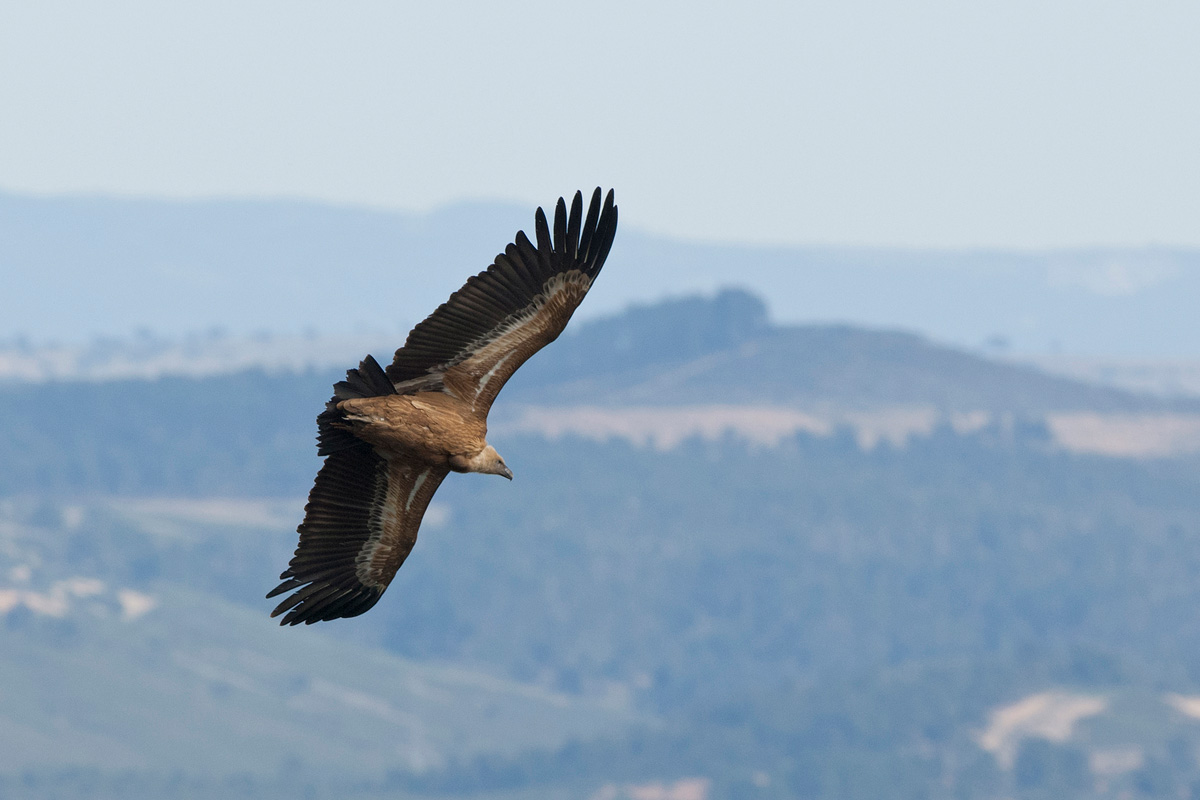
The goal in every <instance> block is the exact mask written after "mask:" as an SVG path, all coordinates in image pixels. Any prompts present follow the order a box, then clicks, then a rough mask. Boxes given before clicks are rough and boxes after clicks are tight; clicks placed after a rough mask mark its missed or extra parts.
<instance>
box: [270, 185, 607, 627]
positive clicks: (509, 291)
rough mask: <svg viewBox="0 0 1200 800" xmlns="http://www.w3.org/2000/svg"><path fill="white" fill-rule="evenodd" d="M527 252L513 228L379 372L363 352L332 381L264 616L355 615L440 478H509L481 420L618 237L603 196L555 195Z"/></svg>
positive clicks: (374, 594) (400, 555) (562, 320)
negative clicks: (311, 475) (292, 541)
mask: <svg viewBox="0 0 1200 800" xmlns="http://www.w3.org/2000/svg"><path fill="white" fill-rule="evenodd" d="M534 220H535V235H536V239H537V245H536V246H535V245H534V244H533V243H532V242H530V241H529V239H528V237H526V236H525V233H524V232H523V231H518V232H517V235H516V237H515V238H514V240H513V243H512V244H510V245H508V247H506V248H505V250H504V252H503V253H501V254H500V255H498V256H496V260H495V262H494V263H493V264H492V265H491V266H490V267H488V268H487V270H485V271H484V272H481V273H479V274H478V275H476V276H474V277H473V278H471V279H470V280H468V281H467V283H466V285H464V286H463V287H462V288H461V289H459V290H458V291H457V292H455V293H454V294H452V295H451V296H450V299H449V300H447V301H446V302H445V303H443V304H442V305H441V306H440V307H439V308H438V310H437V311H435V312H433V314H431V315H430V316H429V318H428V319H426V320H425V321H424V322H422V323H421V324H419V325H417V326H416V327H415V328H413V329H412V332H411V333H409V334H408V339H407V341H405V343H404V346H403V347H401V348H400V349H399V350H397V351H396V355H395V358H393V359H392V363H391V365H390V366H389V367H388V368H387V369H386V370H384V369H383V368H382V367H380V366H379V363H378V362H376V361H375V359H374V358H372V357H371V356H367V357H366V359H364V360H363V361H362V363H361V364H359V365H358V368H357V369H352V370H350V371H348V372H347V373H346V380H344V381H341V382H339V383H337V384H335V385H334V387H333V388H334V396H333V399H331V400H330V401H329V402H328V403H327V404H326V406H325V411H323V412H322V413H321V414H320V415H319V416H318V417H317V428H318V433H317V442H318V452H319V453H320V455H323V456H325V463H324V465H323V466H322V467H321V470H320V471H319V472H318V473H317V479H316V482H315V483H314V485H313V488H312V491H311V492H310V493H309V495H308V505H306V506H305V509H304V522H302V523H301V524H300V527H299V529H298V530H299V533H300V544H299V545H298V546H297V547H296V554H295V556H293V558H292V560H291V562H290V564H289V565H288V568H287V569H286V570H284V572H283V574H282V575H280V576H279V577H280V579H281V580H282V583H280V584H279V585H278V586H277V587H275V589H273V590H272V591H271V593H270V594H268V595H267V597H274V596H276V595H279V594H283V593H284V592H291V594H290V595H289V596H288V597H287V598H285V599H284V600H283V602H281V603H280V604H279V605H278V606H277V607H276V608H275V610H274V611H273V612H271V616H273V617H275V616H279V615H280V614H284V615H285V616H284V617H283V620H282V621H281V623H280V624H283V625H298V624H299V623H301V622H304V623H313V622H319V621H322V620H330V619H337V618H339V617H353V616H357V615H358V614H361V613H363V612H364V611H366V610H367V609H369V608H371V606H373V605H375V603H376V601H378V600H379V597H380V596H381V595H382V594H383V591H384V589H386V588H387V586H388V584H389V583H390V582H391V580H392V578H393V577H394V576H395V574H396V570H398V569H400V565H401V564H403V563H404V559H405V558H407V557H408V554H409V552H410V551H411V550H412V548H413V545H414V544H415V543H416V541H417V529H418V528H419V527H420V525H421V517H422V516H424V514H425V509H426V508H428V507H429V501H430V500H431V499H432V498H433V493H434V492H436V491H437V488H438V486H439V485H441V482H442V480H443V479H444V478H445V477H446V475H447V474H449V473H450V472H452V471H453V472H483V473H488V474H493V475H503V476H504V477H506V478H509V479H511V478H512V472H511V471H510V470H509V469H508V466H507V465H505V463H504V459H502V458H501V457H500V454H499V453H497V452H496V451H495V449H493V448H492V446H491V445H489V444H488V443H487V414H488V410H489V409H490V408H491V407H492V402H493V401H494V400H495V399H496V395H497V394H498V393H499V392H500V389H501V388H502V387H503V386H504V384H505V382H506V381H507V380H508V379H509V378H510V377H511V376H512V374H513V373H514V372H516V371H517V368H518V367H520V366H521V365H522V364H524V363H525V361H526V360H527V359H528V358H529V357H530V356H532V355H533V354H534V353H536V352H537V351H538V350H540V349H542V348H543V347H545V346H546V345H548V344H550V342H552V341H554V340H555V339H556V338H558V335H559V334H560V333H562V331H563V329H564V328H566V326H567V322H568V321H569V320H570V319H571V314H573V313H574V311H575V309H576V308H577V307H578V306H579V304H580V302H582V301H583V298H584V295H586V294H587V292H588V289H590V288H591V285H592V281H594V280H595V278H596V276H597V275H598V274H599V273H600V268H601V267H603V266H604V259H605V258H606V257H607V256H608V251H609V248H611V247H612V242H613V236H614V235H615V233H616V229H617V207H616V206H615V205H613V193H612V192H611V191H610V192H609V193H608V196H607V197H606V198H605V199H604V203H603V206H601V202H600V190H599V189H596V191H595V192H594V193H593V194H592V201H591V204H590V205H589V207H588V211H587V217H586V218H584V215H583V195H582V194H580V193H579V192H576V193H575V198H574V200H573V201H572V203H571V209H570V212H568V211H567V207H566V203H565V202H564V201H563V199H562V198H559V200H558V206H557V207H556V208H555V212H554V230H553V233H552V232H551V230H550V227H549V225H548V224H547V222H546V215H545V213H543V212H542V209H540V208H539V209H538V210H537V214H536V215H535V217H534Z"/></svg>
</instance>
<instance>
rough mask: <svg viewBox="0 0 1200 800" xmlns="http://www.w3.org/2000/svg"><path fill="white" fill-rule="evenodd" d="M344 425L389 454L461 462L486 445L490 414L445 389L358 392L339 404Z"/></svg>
mask: <svg viewBox="0 0 1200 800" xmlns="http://www.w3.org/2000/svg"><path fill="white" fill-rule="evenodd" d="M337 407H338V410H339V411H341V412H342V414H343V415H344V419H345V423H344V424H345V425H346V429H347V430H349V431H350V432H351V433H353V434H354V435H355V436H356V437H358V438H359V439H362V440H363V441H365V442H369V443H370V444H372V445H374V446H375V449H376V451H377V452H379V453H381V454H383V455H384V456H385V457H387V458H394V457H398V456H399V457H407V458H411V459H414V460H418V461H421V462H423V463H426V464H429V465H430V466H435V467H439V466H449V468H450V469H455V468H456V467H458V469H456V471H458V472H470V471H472V470H468V469H463V468H461V465H462V464H463V463H464V462H465V461H466V460H469V459H471V458H472V457H473V456H476V455H478V454H479V453H480V452H482V451H483V450H484V448H486V447H487V418H486V417H484V416H482V415H481V414H479V412H477V411H476V410H475V409H473V408H472V407H471V405H470V404H469V403H466V402H463V401H462V400H459V399H458V398H457V397H455V396H454V395H451V394H446V393H443V392H418V393H417V394H392V395H383V396H381V397H358V398H352V399H350V400H343V401H342V402H340V403H338V406H337Z"/></svg>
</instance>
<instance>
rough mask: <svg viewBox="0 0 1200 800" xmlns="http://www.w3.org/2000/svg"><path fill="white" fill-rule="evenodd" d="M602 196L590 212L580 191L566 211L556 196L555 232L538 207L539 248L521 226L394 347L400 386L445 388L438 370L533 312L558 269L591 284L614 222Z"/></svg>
mask: <svg viewBox="0 0 1200 800" xmlns="http://www.w3.org/2000/svg"><path fill="white" fill-rule="evenodd" d="M600 199H601V192H600V189H599V188H597V189H596V190H595V192H593V193H592V199H591V203H590V205H589V207H588V212H587V217H586V219H585V218H584V217H583V195H582V193H580V192H576V193H575V197H574V199H573V200H572V203H571V209H570V213H569V214H568V212H567V207H566V202H565V201H564V200H563V199H562V198H559V200H558V205H557V207H556V208H555V213H554V230H553V234H552V233H551V230H550V227H549V225H548V224H547V222H546V215H545V212H543V211H542V209H540V208H539V209H538V210H537V214H536V215H535V217H534V220H535V234H536V237H537V246H536V247H535V246H534V245H533V243H532V242H530V241H529V238H528V237H527V236H526V235H525V232H524V231H518V232H517V235H516V237H515V238H514V241H513V243H512V244H510V245H508V247H506V248H505V250H504V252H503V253H501V254H500V255H498V256H496V260H495V262H494V263H493V264H492V265H491V266H490V267H488V268H487V270H485V271H483V272H481V273H479V274H478V275H475V276H474V277H472V278H470V279H469V280H468V281H467V283H466V285H464V286H463V287H462V288H461V289H459V290H458V291H457V292H455V293H454V294H452V295H451V296H450V299H449V300H447V301H446V302H445V303H443V304H442V305H441V306H440V307H439V308H438V309H437V311H435V312H433V313H432V314H431V315H429V317H428V318H427V319H426V320H425V321H424V322H422V323H420V324H419V325H417V326H416V327H415V328H413V330H412V332H411V333H409V335H408V339H407V341H405V343H404V347H402V348H400V349H399V350H397V351H396V356H395V358H394V359H393V360H392V364H391V366H389V367H388V368H387V375H388V377H389V378H390V379H391V380H392V382H393V383H394V384H396V388H397V390H398V391H400V392H412V391H419V390H423V389H424V390H428V389H438V388H441V387H442V383H441V375H442V373H444V372H445V370H446V369H448V368H449V367H452V366H454V365H456V364H459V363H461V362H462V361H464V360H465V359H467V358H469V357H470V356H472V355H473V354H475V353H476V352H477V351H478V350H480V349H482V348H483V347H485V346H486V345H487V344H488V343H490V342H492V341H493V340H494V339H495V338H496V337H498V336H500V335H501V334H502V333H504V332H506V331H509V332H511V330H512V325H513V324H514V323H516V324H519V318H520V317H521V316H522V313H523V312H527V311H528V309H529V308H530V306H531V305H533V304H534V303H535V301H536V300H537V298H538V297H539V296H540V295H542V294H543V293H544V292H545V291H546V287H547V284H548V283H550V281H552V280H553V279H554V278H555V277H556V276H559V275H562V274H563V273H566V272H571V271H573V270H574V271H578V272H580V273H582V275H583V276H585V277H586V279H587V281H588V283H589V285H590V281H591V280H592V279H594V278H595V277H596V275H598V274H599V272H600V268H601V267H603V266H604V260H605V259H606V258H607V257H608V252H609V250H610V248H611V247H612V243H613V237H614V235H615V234H616V228H617V207H616V206H615V205H614V204H613V193H612V191H609V193H608V195H607V197H605V198H604V203H603V207H602V206H601V202H600ZM579 299H582V295H581V296H580V298H579ZM571 311H574V307H571V308H570V309H568V310H567V313H566V314H565V316H564V317H563V318H562V319H561V320H557V319H556V320H555V321H554V322H555V325H554V326H552V327H551V328H550V329H547V330H546V331H545V334H546V337H547V338H546V339H545V341H544V342H542V343H541V344H543V345H544V344H547V343H549V342H551V341H553V340H554V338H555V337H557V335H558V334H559V333H561V332H562V329H563V328H564V327H566V324H567V321H568V320H569V319H570V312H571ZM558 323H561V324H558ZM554 328H556V329H554ZM522 360H523V359H522ZM514 368H515V366H514Z"/></svg>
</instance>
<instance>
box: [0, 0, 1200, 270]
mask: <svg viewBox="0 0 1200 800" xmlns="http://www.w3.org/2000/svg"><path fill="white" fill-rule="evenodd" d="M1198 40H1200V4H1197V3H1195V2H1171V1H1170V0H1156V2H1153V3H1146V2H1139V3H1135V2H1104V1H1103V0H1101V1H1099V2H1097V1H1095V0H1091V1H1089V2H1045V0H1041V2H1025V1H1024V0H1018V1H1017V2H1012V1H1011V0H1010V1H1009V2H1004V3H999V2H980V3H963V2H934V1H932V0H914V1H913V2H906V3H895V2H864V1H863V0H851V1H850V2H838V3H820V4H817V3H803V2H800V3H797V2H787V3H784V2H748V3H741V4H738V6H737V8H736V10H735V9H734V7H733V6H732V5H731V4H730V5H726V4H717V3H711V2H690V3H642V2H617V3H606V4H591V5H584V4H563V3H552V2H526V3H509V4H497V3H482V2H479V3H475V2H442V3H421V4H416V3H396V2H374V1H371V0H362V1H359V2H346V3H328V2H326V3H318V2H304V0H288V2H274V1H269V2H248V3H247V2H226V1H224V0H210V1H209V2H205V3H161V2H137V1H134V0H109V1H108V2H105V3H92V2H41V3H6V4H4V5H3V6H2V7H0V108H2V109H4V111H3V113H2V114H0V189H6V190H9V191H18V192H32V193H108V194H121V195H139V196H172V197H195V196H239V197H247V196H248V197H264V196H271V197H274V196H284V197H304V198H311V199H318V200H326V201H333V202H336V203H346V204H354V205H365V206H372V207H380V208H392V209H403V210H416V211H421V210H428V209H431V208H434V207H438V206H441V205H444V204H447V203H451V202H454V201H457V200H462V199H479V198H494V199H500V200H512V201H517V202H520V203H523V204H529V205H531V206H532V205H536V204H544V203H546V202H548V201H549V200H550V199H553V198H555V197H557V196H558V195H559V194H562V193H564V192H568V191H571V190H572V189H574V188H575V187H577V186H593V185H596V184H603V185H606V186H608V185H612V186H616V187H617V188H618V190H619V194H620V197H621V206H622V218H623V220H624V221H625V222H626V224H632V225H634V226H636V227H640V228H642V229H644V230H647V231H651V232H655V233H660V234H667V235H671V236H676V237H680V238H686V239H706V240H721V241H740V242H753V243H793V244H853V245H878V246H891V245H901V246H917V247H928V246H933V247H964V246H966V247H980V246H998V247H1016V248H1038V247H1046V246H1074V245H1127V246H1138V245H1143V244H1153V243H1157V244H1165V245H1177V246H1189V247H1200V224H1197V220H1198V219H1200V147H1197V146H1196V142H1198V141H1200V48H1198V47H1196V42H1197V41H1198Z"/></svg>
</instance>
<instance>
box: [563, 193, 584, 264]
mask: <svg viewBox="0 0 1200 800" xmlns="http://www.w3.org/2000/svg"><path fill="white" fill-rule="evenodd" d="M582 217H583V192H580V191H578V190H576V192H575V197H573V198H572V199H571V218H570V220H569V221H568V222H567V252H566V259H567V263H569V264H574V263H575V261H576V260H577V259H578V257H579V223H580V222H581V220H582Z"/></svg>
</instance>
